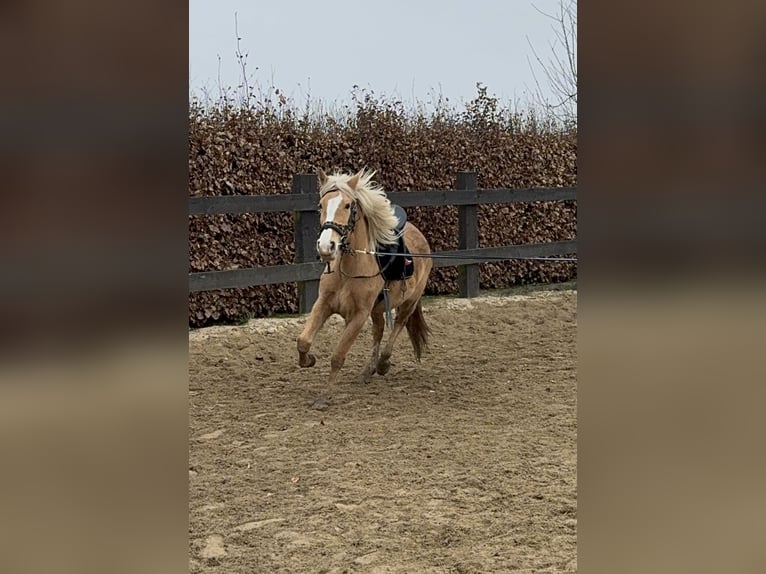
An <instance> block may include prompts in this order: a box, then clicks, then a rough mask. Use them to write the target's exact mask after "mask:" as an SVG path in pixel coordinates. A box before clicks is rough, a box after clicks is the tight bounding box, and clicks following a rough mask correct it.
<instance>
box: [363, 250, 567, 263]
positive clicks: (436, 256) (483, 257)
mask: <svg viewBox="0 0 766 574" xmlns="http://www.w3.org/2000/svg"><path fill="white" fill-rule="evenodd" d="M354 252H356V253H362V254H364V255H388V256H391V257H428V258H429V259H478V260H480V261H504V260H506V259H524V260H527V261H570V262H572V261H574V262H576V261H577V258H576V257H523V256H517V257H508V256H506V257H500V256H491V255H446V254H440V253H379V252H377V251H368V250H367V249H354Z"/></svg>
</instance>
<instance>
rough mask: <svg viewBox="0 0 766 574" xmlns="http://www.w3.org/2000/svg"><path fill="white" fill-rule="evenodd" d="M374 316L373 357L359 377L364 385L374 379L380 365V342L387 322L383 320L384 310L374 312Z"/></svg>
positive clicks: (372, 314)
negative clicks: (373, 376)
mask: <svg viewBox="0 0 766 574" xmlns="http://www.w3.org/2000/svg"><path fill="white" fill-rule="evenodd" d="M371 316H372V356H371V357H370V362H369V363H368V364H367V367H366V368H365V369H364V370H363V371H362V372H361V374H360V375H359V381H360V382H362V383H369V382H370V380H371V379H372V375H374V374H375V369H376V368H377V365H378V356H379V355H380V342H381V341H382V340H383V329H384V328H385V321H384V319H383V310H382V309H380V310H377V311H376V310H373V311H372V313H371Z"/></svg>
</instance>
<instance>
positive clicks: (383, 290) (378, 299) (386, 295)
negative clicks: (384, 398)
mask: <svg viewBox="0 0 766 574" xmlns="http://www.w3.org/2000/svg"><path fill="white" fill-rule="evenodd" d="M374 175H375V171H369V170H367V169H362V170H361V171H359V172H357V173H355V174H353V175H352V174H349V173H333V174H331V175H327V174H326V173H325V172H324V171H323V170H321V169H319V170H318V178H319V209H320V212H321V215H320V222H321V228H320V234H319V238H318V240H317V244H316V246H317V253H318V255H319V258H320V259H321V260H322V261H323V262H324V263H325V264H326V268H325V271H324V272H323V273H322V275H321V277H320V280H319V295H318V297H317V300H316V302H315V303H314V305H313V306H312V308H311V313H310V315H309V317H308V320H307V322H306V324H305V326H304V329H303V331H302V332H301V334H300V335H299V336H298V339H297V347H298V364H299V365H300V366H301V367H313V366H314V365H315V364H316V357H315V356H314V355H313V354H311V353H309V351H310V349H311V344H312V342H313V340H314V336H315V335H316V334H317V332H318V331H319V330H320V329H321V328H322V326H323V325H324V323H325V321H326V320H327V319H328V318H329V317H330V316H331V315H333V314H336V313H337V314H339V315H340V316H341V317H343V319H344V320H345V328H344V330H343V333H342V335H341V336H340V340H339V341H338V343H337V346H336V348H335V350H334V352H333V354H332V357H331V358H330V375H329V383H330V384H333V383H335V381H336V379H337V377H338V373H339V371H340V369H341V367H342V366H343V363H344V362H345V360H346V355H347V353H348V351H349V349H350V348H351V346H352V344H353V343H354V341H355V340H356V338H357V336H358V335H359V332H360V331H361V329H362V327H363V326H364V324H365V322H366V320H367V317H371V318H372V339H373V341H372V355H371V357H370V361H369V363H368V364H367V366H366V367H365V368H364V369H363V370H362V372H361V373H360V374H359V381H360V382H363V383H369V382H370V380H371V379H372V376H373V375H374V374H375V373H378V374H380V375H385V374H386V373H387V372H388V371H389V369H390V367H391V363H390V359H391V355H392V353H393V349H394V344H395V343H396V339H397V338H398V336H399V334H400V333H401V331H402V329H404V328H406V330H407V334H408V335H409V338H410V341H411V343H412V348H413V351H414V353H415V358H416V359H417V361H418V362H419V361H420V358H421V356H422V353H423V351H424V349H425V348H426V347H427V345H428V336H429V334H430V332H431V331H430V328H429V327H428V325H427V324H426V321H425V317H424V316H423V307H422V301H421V299H422V296H423V292H424V291H425V287H426V282H427V281H428V277H429V275H430V273H431V269H432V267H433V260H432V259H431V258H429V257H427V255H428V254H430V253H431V249H430V246H429V244H428V241H427V240H426V238H425V237H424V236H423V234H422V233H421V232H420V230H419V229H418V228H417V227H415V226H414V225H413V224H412V223H411V222H409V221H407V222H406V223H404V225H403V227H402V226H401V221H402V219H406V215H404V210H402V209H401V207H398V206H393V205H392V204H391V202H390V200H389V199H388V197H387V196H386V193H385V191H384V190H383V188H382V187H380V186H379V185H378V184H377V183H375V182H373V180H372V178H373V176H374ZM400 237H402V238H403V240H404V246H405V248H406V251H408V252H409V253H410V254H411V255H414V256H413V257H410V258H408V259H406V261H404V262H402V261H401V260H400V261H398V264H399V267H400V268H402V267H404V265H402V263H404V264H405V265H406V266H407V270H408V272H407V273H400V275H399V277H398V278H397V277H394V278H393V279H391V278H390V277H388V278H387V277H386V274H385V273H384V272H385V271H386V267H388V265H390V264H391V262H394V261H395V260H396V259H399V258H398V257H395V256H392V257H389V260H388V263H386V264H385V265H382V264H381V263H380V262H379V259H378V257H377V256H376V255H374V254H371V253H369V252H380V251H381V250H388V251H389V252H392V251H394V250H395V249H396V246H397V244H398V243H399V241H400ZM418 255H420V257H418ZM424 256H425V257H424ZM407 275H409V276H407ZM392 309H395V310H396V320H395V321H393V325H392V326H391V332H390V335H389V338H388V341H387V342H386V345H385V347H384V348H383V350H382V352H381V342H382V340H383V331H384V328H385V324H386V320H385V319H386V318H387V317H388V318H390V317H391V316H392V314H391V310H392ZM384 314H385V315H386V317H384Z"/></svg>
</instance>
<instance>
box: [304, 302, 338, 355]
mask: <svg viewBox="0 0 766 574" xmlns="http://www.w3.org/2000/svg"><path fill="white" fill-rule="evenodd" d="M330 315H332V312H331V311H330V307H329V305H327V303H326V302H325V301H324V300H322V299H318V300H317V302H316V303H314V306H313V307H312V308H311V314H310V315H309V319H308V321H307V322H306V326H305V327H304V328H303V331H302V332H301V334H300V335H298V364H299V365H300V366H301V367H313V366H314V365H315V364H316V362H317V359H316V357H315V356H314V355H312V354H311V353H309V349H311V343H313V342H314V336H315V335H316V334H317V333H318V332H319V329H321V328H322V325H324V323H325V321H327V318H328V317H329V316H330Z"/></svg>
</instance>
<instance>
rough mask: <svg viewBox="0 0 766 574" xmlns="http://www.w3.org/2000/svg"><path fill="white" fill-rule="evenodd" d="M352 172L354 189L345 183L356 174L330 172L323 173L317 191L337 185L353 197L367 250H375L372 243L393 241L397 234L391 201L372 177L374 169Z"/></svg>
mask: <svg viewBox="0 0 766 574" xmlns="http://www.w3.org/2000/svg"><path fill="white" fill-rule="evenodd" d="M356 175H358V176H359V181H358V182H357V184H356V189H352V188H351V186H350V185H349V181H350V180H351V179H352V178H353V177H356V176H355V175H348V174H344V173H334V174H332V175H328V176H326V180H325V182H324V184H323V185H322V187H321V189H320V190H319V193H320V194H322V193H323V192H325V191H329V190H331V189H333V188H337V189H339V190H341V191H343V192H344V193H347V194H348V195H350V196H351V197H353V198H354V199H355V200H356V201H357V204H358V206H359V209H360V211H361V212H362V214H363V215H364V216H365V217H366V219H367V245H368V249H370V250H371V251H374V250H375V248H376V245H390V244H394V243H396V242H397V241H398V240H399V236H398V235H397V234H396V232H395V231H394V228H395V227H396V224H397V223H398V221H399V220H398V219H397V217H396V215H394V209H393V208H392V207H391V201H390V200H389V199H388V197H386V192H385V191H384V190H383V188H382V187H380V186H379V185H378V184H377V183H375V182H373V181H372V176H374V175H375V172H374V171H368V170H366V169H363V170H362V171H361V172H359V173H358V174H356Z"/></svg>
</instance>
